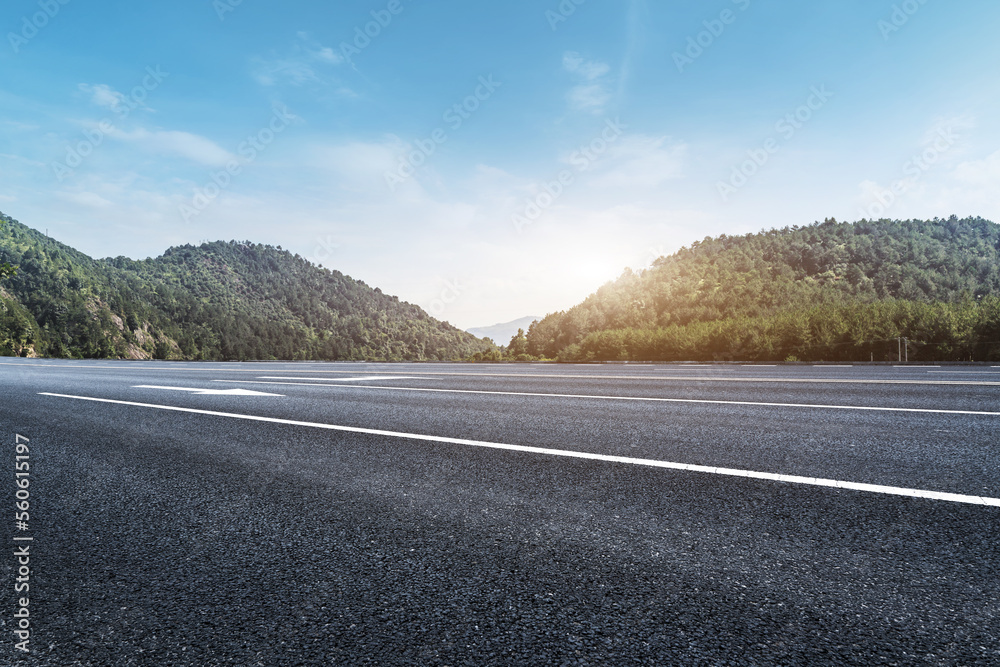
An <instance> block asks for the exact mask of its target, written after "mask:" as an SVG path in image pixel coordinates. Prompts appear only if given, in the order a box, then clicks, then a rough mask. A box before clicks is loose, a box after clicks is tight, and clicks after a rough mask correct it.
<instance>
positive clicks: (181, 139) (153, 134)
mask: <svg viewBox="0 0 1000 667" xmlns="http://www.w3.org/2000/svg"><path fill="white" fill-rule="evenodd" d="M108 136H110V137H111V138H113V139H117V140H118V141H123V142H127V143H131V144H134V145H136V146H138V147H139V148H141V149H142V150H145V151H148V152H150V153H158V154H166V155H176V156H179V157H183V158H186V159H188V160H191V161H192V162H197V163H198V164H203V165H207V166H220V165H224V164H226V163H227V162H229V161H230V160H234V159H235V156H234V155H233V154H232V153H230V152H229V151H227V150H225V149H224V148H222V147H221V146H219V145H218V144H216V143H215V142H214V141H212V140H211V139H207V138H205V137H202V136H198V135H197V134H191V133H190V132H179V131H163V130H156V131H151V130H147V129H144V128H139V129H136V130H132V131H125V130H120V129H114V130H112V131H111V132H109V133H108Z"/></svg>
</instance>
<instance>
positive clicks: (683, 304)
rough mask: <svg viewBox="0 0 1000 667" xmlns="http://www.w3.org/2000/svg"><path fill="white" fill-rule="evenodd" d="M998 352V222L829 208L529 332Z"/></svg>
mask: <svg viewBox="0 0 1000 667" xmlns="http://www.w3.org/2000/svg"><path fill="white" fill-rule="evenodd" d="M899 337H906V338H908V339H909V341H910V347H909V350H910V359H911V360H913V359H926V360H940V361H947V360H1000V226H997V225H996V224H994V223H992V222H990V221H987V220H983V219H981V218H967V219H963V220H960V219H958V218H956V217H954V216H953V217H951V218H949V219H947V220H941V219H935V220H928V221H923V220H906V221H898V220H896V221H893V220H879V221H869V220H863V221H861V222H857V223H853V224H851V223H839V222H837V221H835V220H827V221H825V222H822V223H816V224H813V225H810V226H807V227H798V226H796V227H791V228H788V227H786V228H784V229H771V230H768V231H762V232H760V233H757V234H747V235H745V236H720V237H718V238H706V239H705V240H704V241H701V242H695V243H693V244H691V247H689V248H688V247H686V248H682V249H681V250H679V251H678V252H677V253H675V254H673V255H671V256H669V257H661V258H660V259H658V260H657V261H656V262H655V263H654V264H653V266H652V267H651V268H649V269H647V270H644V271H640V272H632V271H630V270H626V271H625V273H624V274H623V275H622V276H621V277H620V278H619V279H618V280H617V281H614V282H611V283H608V284H607V285H604V286H603V287H601V288H600V289H599V290H598V291H597V292H596V293H595V294H593V295H591V296H590V297H588V298H587V299H586V300H585V301H584V302H583V303H581V304H579V305H577V306H575V307H573V308H571V309H569V310H567V311H564V312H558V313H553V314H550V315H548V316H547V317H545V318H544V319H542V320H541V321H540V322H538V323H537V324H535V325H534V326H532V328H531V330H530V331H529V332H528V336H527V338H528V346H527V348H528V353H529V354H530V355H533V356H536V357H547V358H558V359H560V360H566V361H570V360H609V359H615V360H617V359H621V360H786V359H787V360H796V359H801V360H864V361H869V360H871V359H874V360H895V359H896V358H897V354H898V349H899V347H898V345H899V343H898V341H897V338H899Z"/></svg>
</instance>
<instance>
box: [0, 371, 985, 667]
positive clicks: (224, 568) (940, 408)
mask: <svg viewBox="0 0 1000 667" xmlns="http://www.w3.org/2000/svg"><path fill="white" fill-rule="evenodd" d="M143 385H146V386H151V387H158V388H140V387H141V386H143ZM163 387H175V388H183V389H190V390H217V391H228V390H233V389H242V390H247V391H256V392H262V393H267V394H280V395H279V396H261V395H227V394H196V393H193V392H192V391H181V390H177V391H172V390H169V389H164V388H163ZM426 390H434V391H426ZM47 394H59V395H60V396H52V395H47ZM67 396H70V397H76V398H67ZM622 397H631V398H636V399H649V398H659V399H664V398H665V399H676V400H675V401H649V400H620V399H621V398H622ZM85 398H100V399H107V400H110V401H121V402H124V403H139V404H143V405H131V404H124V403H109V402H94V401H88V400H82V399H85ZM696 401H708V402H696ZM150 406H173V407H181V408H188V409H191V410H197V411H203V412H179V411H170V410H163V409H160V408H157V407H150ZM865 407H880V408H893V410H862V409H857V408H865ZM925 411H929V412H925ZM204 412H211V413H226V414H228V415H253V416H258V417H265V418H274V419H281V420H294V421H297V422H307V423H308V424H320V425H337V426H344V427H353V428H359V429H374V430H380V431H390V432H393V433H394V434H395V435H393V434H372V433H363V432H362V433H359V432H345V431H335V430H326V429H322V428H317V427H314V426H310V425H308V424H286V423H275V422H268V421H248V420H245V419H239V418H236V417H233V416H223V415H218V414H204ZM970 412H973V413H986V414H968V413H970ZM990 413H993V414H990ZM18 434H20V435H21V436H23V437H26V438H28V439H30V443H29V444H28V446H29V448H30V503H31V506H30V510H31V511H30V522H29V523H30V526H29V527H28V530H19V528H18V527H17V526H16V523H15V521H14V518H15V516H14V515H15V507H14V503H15V502H16V499H15V491H16V487H15V477H14V469H15V439H16V436H17V435H18ZM406 434H416V435H425V436H438V437H441V438H458V439H466V440H474V441H487V442H491V443H502V444H510V445H524V446H529V447H538V448H547V449H554V450H563V451H571V452H581V453H589V454H607V455H613V456H621V457H630V458H637V459H650V460H654V461H666V462H673V463H685V464H695V465H700V466H710V467H725V468H735V469H739V470H745V471H753V472H762V473H778V474H783V475H796V476H802V477H807V478H823V479H830V480H838V481H844V482H858V483H867V484H873V485H884V486H891V487H902V488H906V489H915V490H921V491H932V492H945V493H954V494H963V495H968V496H973V497H982V498H985V499H995V498H998V497H1000V440H998V437H997V436H998V434H1000V368H992V367H989V366H944V367H941V368H920V367H908V368H894V367H885V366H877V367H876V366H855V367H849V368H836V367H829V366H827V367H812V366H776V367H754V366H737V365H726V366H677V365H649V366H647V365H600V366H582V365H581V366H563V365H459V364H454V365H453V364H399V365H379V364H304V363H267V364H263V363H261V364H221V363H205V364H195V363H168V362H164V363H153V362H107V361H94V362H87V361H47V360H24V359H0V452H2V454H0V466H3V468H4V469H5V470H7V471H8V472H4V473H3V474H0V480H7V481H6V482H2V483H3V484H5V485H6V486H7V488H6V489H4V490H3V491H2V493H0V498H3V499H4V500H3V501H2V502H4V503H7V504H8V506H7V507H6V508H5V509H4V510H3V512H2V515H3V516H7V517H8V519H7V520H6V521H4V522H3V524H4V525H3V532H2V535H3V536H4V538H3V539H4V540H5V547H4V548H3V550H2V551H0V553H2V554H6V555H0V572H2V573H3V577H4V579H3V588H2V590H3V594H2V595H0V599H2V600H3V603H2V605H0V637H3V638H4V641H3V645H2V646H0V664H12V665H15V664H16V665H20V664H24V665H60V666H64V665H529V664H530V665H675V664H676V665H825V664H845V665H998V664H1000V619H998V611H1000V507H997V506H994V505H989V504H975V503H966V502H951V501H945V500H934V499H927V498H912V497H904V496H899V495H889V494H885V493H877V492H865V491H854V490H847V489H838V488H832V487H818V486H810V485H808V484H796V483H787V482H778V481H772V480H766V479H753V478H742V477H733V476H726V475H719V474H712V473H702V472H690V471H683V470H670V469H663V468H654V467H648V466H643V465H632V464H629V463H622V462H609V461H602V460H589V459H577V458H567V457H564V456H558V455H548V454H544V453H537V452H534V451H506V450H501V449H491V448H486V447H480V446H474V445H470V444H458V443H452V442H441V441H433V440H432V441H428V440H419V439H414V438H410V437H405V436H406ZM29 536H30V537H31V538H32V540H31V541H30V542H26V541H23V540H21V541H15V538H17V537H22V538H23V537H29ZM24 544H30V553H31V561H30V568H31V571H30V603H29V609H30V643H29V647H30V653H27V654H26V653H23V652H22V651H20V650H18V649H16V648H15V643H16V642H17V641H18V638H17V637H16V635H15V634H14V630H15V628H16V627H17V623H18V619H17V618H15V616H14V614H15V611H16V610H17V609H19V608H20V605H19V602H18V599H19V597H20V596H21V594H18V593H15V591H14V586H15V583H16V577H17V576H18V563H17V561H16V558H15V556H13V553H14V550H15V549H17V548H19V546H23V545H24Z"/></svg>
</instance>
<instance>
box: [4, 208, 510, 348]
mask: <svg viewBox="0 0 1000 667" xmlns="http://www.w3.org/2000/svg"><path fill="white" fill-rule="evenodd" d="M0 221H2V222H5V223H6V224H4V225H3V226H2V227H0V266H2V265H3V264H4V263H9V264H13V265H15V266H17V267H18V270H17V272H16V273H15V274H14V275H13V276H8V277H6V278H4V279H3V280H2V282H0V354H8V355H9V354H20V355H29V354H31V355H47V356H55V357H76V358H108V357H111V358H115V357H120V358H131V359H148V358H158V359H213V360H254V359H321V360H337V359H350V360H362V359H366V360H387V361H394V360H452V359H465V358H468V357H470V356H472V355H474V354H476V353H483V352H487V351H489V350H490V349H492V346H491V345H490V344H489V343H487V342H485V341H481V340H478V339H476V338H475V337H474V336H472V335H470V334H467V333H465V332H463V331H460V330H458V329H456V328H455V327H453V326H451V325H450V324H446V323H443V322H439V321H438V320H435V319H434V318H432V317H431V316H430V315H428V314H427V313H425V312H424V311H423V310H421V309H420V308H419V307H417V306H414V305H412V304H409V303H405V302H401V301H400V300H399V299H397V298H396V297H393V296H389V295H387V294H383V293H382V291H381V290H380V289H378V288H374V289H373V288H371V287H369V286H368V285H366V284H365V283H363V282H360V281H357V280H354V279H352V278H350V277H348V276H345V275H343V274H342V273H339V272H337V271H329V270H326V269H321V268H319V267H317V266H315V265H313V264H311V263H309V262H308V261H306V260H305V259H303V258H301V257H299V256H298V255H292V254H291V253H289V252H287V251H284V250H282V249H281V248H280V247H277V248H275V247H272V246H266V245H260V244H254V243H250V242H236V241H229V242H215V243H206V244H203V245H201V246H198V247H194V246H190V245H185V246H181V247H177V248H170V249H169V250H167V251H166V252H165V253H164V254H163V255H162V256H161V257H157V258H155V259H146V260H142V261H133V260H131V259H128V258H126V257H117V258H114V259H101V260H98V259H92V258H90V257H88V256H87V255H84V254H83V253H81V252H78V251H76V250H74V249H73V248H70V247H68V246H66V245H63V244H61V243H58V242H57V241H54V240H53V239H50V238H48V237H46V236H44V235H43V234H40V233H39V232H37V231H35V230H33V229H31V228H29V227H26V226H24V225H22V224H20V223H18V222H16V221H14V220H12V219H10V218H8V217H6V216H2V215H0Z"/></svg>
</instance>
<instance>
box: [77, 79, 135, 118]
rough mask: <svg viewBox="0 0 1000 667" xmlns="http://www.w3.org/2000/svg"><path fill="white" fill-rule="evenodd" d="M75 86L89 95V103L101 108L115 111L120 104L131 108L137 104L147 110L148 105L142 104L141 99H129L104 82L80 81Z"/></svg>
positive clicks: (120, 107) (119, 108)
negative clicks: (90, 82)
mask: <svg viewBox="0 0 1000 667" xmlns="http://www.w3.org/2000/svg"><path fill="white" fill-rule="evenodd" d="M77 88H78V89H79V90H80V92H82V93H84V94H85V95H87V96H89V98H90V103H91V104H93V105H95V106H98V107H101V108H102V109H109V110H111V111H115V112H117V111H119V110H121V109H122V105H126V106H128V107H131V108H135V107H136V106H137V105H138V106H140V107H142V108H143V109H146V110H149V107H148V106H146V105H145V104H143V103H142V101H141V100H129V99H128V98H127V97H126V96H125V95H124V93H120V92H118V91H117V90H115V89H114V88H112V87H111V86H109V85H107V84H104V83H97V84H89V83H81V84H79V85H78V86H77Z"/></svg>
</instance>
